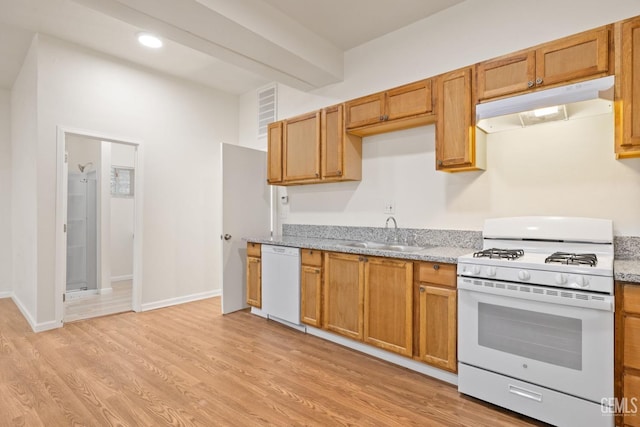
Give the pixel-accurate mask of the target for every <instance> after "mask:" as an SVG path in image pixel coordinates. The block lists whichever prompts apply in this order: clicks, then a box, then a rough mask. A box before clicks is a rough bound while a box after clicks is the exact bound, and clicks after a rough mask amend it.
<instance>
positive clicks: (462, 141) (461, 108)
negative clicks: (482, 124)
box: [436, 68, 475, 170]
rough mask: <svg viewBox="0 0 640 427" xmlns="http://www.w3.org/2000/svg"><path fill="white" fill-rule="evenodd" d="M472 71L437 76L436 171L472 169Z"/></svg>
mask: <svg viewBox="0 0 640 427" xmlns="http://www.w3.org/2000/svg"><path fill="white" fill-rule="evenodd" d="M471 78H472V69H471V68H465V69H462V70H458V71H453V72H451V73H447V74H444V75H442V76H440V77H438V81H437V90H438V96H437V98H438V106H437V108H438V110H437V116H438V118H437V121H436V169H438V170H447V169H456V168H460V167H463V168H464V167H469V166H471V165H472V163H473V160H474V156H475V153H474V149H475V147H474V137H475V126H473V125H474V118H473V117H472V114H473V108H472V107H473V106H472V100H471Z"/></svg>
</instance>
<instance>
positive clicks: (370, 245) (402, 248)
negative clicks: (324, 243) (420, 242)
mask: <svg viewBox="0 0 640 427" xmlns="http://www.w3.org/2000/svg"><path fill="white" fill-rule="evenodd" d="M338 246H345V247H348V248H363V249H379V250H382V251H395V252H417V251H421V250H423V249H424V248H423V247H420V246H407V245H395V244H388V243H379V242H348V243H341V244H340V245H338Z"/></svg>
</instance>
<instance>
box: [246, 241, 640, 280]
mask: <svg viewBox="0 0 640 427" xmlns="http://www.w3.org/2000/svg"><path fill="white" fill-rule="evenodd" d="M244 240H246V241H247V242H254V243H262V244H265V245H278V246H290V247H295V248H302V249H317V250H322V251H335V252H344V253H351V254H360V255H371V256H382V257H389V258H400V259H409V260H415V261H431V262H445V263H451V264H456V263H457V261H458V257H459V256H462V255H466V254H468V253H471V252H473V251H474V249H470V248H462V247H455V246H429V247H425V249H422V250H420V251H416V252H399V251H389V250H380V249H373V248H354V247H348V246H343V245H344V244H345V243H349V242H352V241H353V240H339V239H322V238H312V237H299V236H274V237H245V238H244ZM613 271H614V278H615V280H619V281H623V282H629V283H638V284H640V259H616V260H615V261H614V264H613Z"/></svg>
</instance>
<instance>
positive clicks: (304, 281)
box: [300, 249, 322, 328]
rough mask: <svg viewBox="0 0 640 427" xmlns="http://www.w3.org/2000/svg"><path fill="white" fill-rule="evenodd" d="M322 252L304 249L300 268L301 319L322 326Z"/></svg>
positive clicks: (311, 324) (308, 323) (318, 326)
mask: <svg viewBox="0 0 640 427" xmlns="http://www.w3.org/2000/svg"><path fill="white" fill-rule="evenodd" d="M321 308H322V252H320V251H316V250H312V249H303V250H302V251H301V268H300V321H301V322H302V323H305V324H307V325H310V326H315V327H317V328H320V327H322V317H321V313H322V312H321Z"/></svg>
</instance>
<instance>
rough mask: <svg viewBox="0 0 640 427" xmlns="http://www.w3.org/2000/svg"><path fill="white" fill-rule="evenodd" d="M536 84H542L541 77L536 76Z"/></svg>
mask: <svg viewBox="0 0 640 427" xmlns="http://www.w3.org/2000/svg"><path fill="white" fill-rule="evenodd" d="M536 84H537V85H541V84H542V77H538V78H537V79H536Z"/></svg>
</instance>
